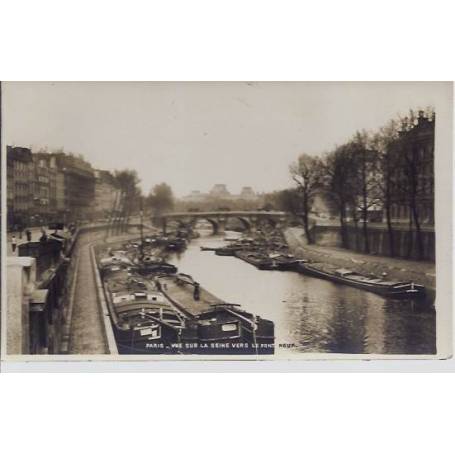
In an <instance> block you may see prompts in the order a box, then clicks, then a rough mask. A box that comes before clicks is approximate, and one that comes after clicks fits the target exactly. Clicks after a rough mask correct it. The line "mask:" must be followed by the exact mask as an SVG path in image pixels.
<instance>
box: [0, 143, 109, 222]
mask: <svg viewBox="0 0 455 455" xmlns="http://www.w3.org/2000/svg"><path fill="white" fill-rule="evenodd" d="M6 153H7V158H6V160H7V217H8V218H7V223H8V228H9V229H13V228H18V227H25V226H39V225H43V224H46V223H49V222H54V221H59V222H65V223H69V222H72V221H76V220H83V219H94V218H97V217H100V216H105V215H107V214H108V213H109V212H110V211H112V209H113V205H114V202H115V197H116V193H117V189H116V187H115V185H114V177H113V176H112V174H111V173H110V172H108V171H103V170H97V169H93V167H92V166H91V164H90V163H88V162H87V161H85V160H84V159H83V158H82V157H77V156H74V155H72V154H67V153H64V152H63V151H57V152H52V153H48V152H46V151H39V152H36V153H33V152H32V151H31V149H30V148H26V147H15V146H7V147H6Z"/></svg>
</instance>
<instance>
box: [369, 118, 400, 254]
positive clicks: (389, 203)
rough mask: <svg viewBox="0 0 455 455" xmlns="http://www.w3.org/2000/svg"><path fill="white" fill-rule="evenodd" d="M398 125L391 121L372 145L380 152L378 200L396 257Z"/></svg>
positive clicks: (377, 135) (390, 249)
mask: <svg viewBox="0 0 455 455" xmlns="http://www.w3.org/2000/svg"><path fill="white" fill-rule="evenodd" d="M397 140H398V123H397V122H396V121H395V120H392V121H390V122H389V123H388V124H387V125H386V126H384V127H383V128H381V129H380V131H379V133H377V134H376V135H375V136H374V137H373V138H372V145H373V147H374V148H375V149H376V150H377V151H378V162H379V169H380V175H381V178H380V179H379V180H378V185H377V188H378V198H379V199H380V203H381V206H382V208H383V210H384V214H385V218H386V224H387V234H388V243H389V254H390V256H392V257H394V256H395V254H396V252H395V239H394V232H393V226H392V207H393V205H394V204H395V203H396V202H397V201H398V200H399V188H398V185H397V182H396V173H397V151H396V144H397Z"/></svg>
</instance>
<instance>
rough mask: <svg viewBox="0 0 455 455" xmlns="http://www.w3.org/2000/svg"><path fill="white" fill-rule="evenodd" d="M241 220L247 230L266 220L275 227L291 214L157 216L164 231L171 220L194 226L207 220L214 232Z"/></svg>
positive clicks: (174, 214)
mask: <svg viewBox="0 0 455 455" xmlns="http://www.w3.org/2000/svg"><path fill="white" fill-rule="evenodd" d="M232 218H236V219H238V220H240V221H241V222H242V224H243V226H244V227H245V229H246V230H251V229H257V228H259V227H260V225H261V224H262V223H264V222H267V223H269V224H271V225H272V226H274V227H280V228H281V227H282V226H283V225H284V224H285V222H286V220H287V219H288V218H289V214H288V213H286V212H281V211H269V212H266V211H259V210H257V211H245V210H236V211H227V210H226V211H224V210H217V211H206V212H170V213H163V214H162V215H160V216H159V217H157V219H156V221H157V222H158V223H159V224H160V225H161V227H162V229H163V233H166V231H167V225H168V223H169V222H171V221H176V222H178V223H179V224H180V225H181V226H188V225H192V226H194V225H195V224H196V222H197V221H198V220H207V221H208V222H210V223H211V224H212V226H213V232H214V234H217V233H220V232H224V229H225V227H226V224H227V222H228V221H229V219H232Z"/></svg>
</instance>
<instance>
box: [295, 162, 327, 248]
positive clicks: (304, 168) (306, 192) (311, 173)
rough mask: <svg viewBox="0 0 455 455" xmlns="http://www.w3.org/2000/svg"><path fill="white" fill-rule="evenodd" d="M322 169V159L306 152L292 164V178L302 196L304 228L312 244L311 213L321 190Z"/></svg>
mask: <svg viewBox="0 0 455 455" xmlns="http://www.w3.org/2000/svg"><path fill="white" fill-rule="evenodd" d="M322 170H323V164H322V161H321V159H320V158H317V157H313V156H309V155H306V154H302V155H300V157H299V159H298V160H297V162H296V163H293V164H291V166H290V172H291V176H292V179H293V180H294V182H295V183H296V184H297V188H298V191H299V194H300V196H301V200H302V206H301V208H302V214H301V216H302V221H303V228H304V230H305V235H306V238H307V240H308V243H310V244H311V243H313V242H314V239H313V236H312V234H311V232H310V227H309V214H310V211H311V209H312V207H313V202H314V197H315V196H316V194H317V192H318V191H320V190H321V186H322Z"/></svg>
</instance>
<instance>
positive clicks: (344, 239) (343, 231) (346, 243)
mask: <svg viewBox="0 0 455 455" xmlns="http://www.w3.org/2000/svg"><path fill="white" fill-rule="evenodd" d="M345 219H346V207H345V205H344V204H341V206H340V225H341V244H342V245H343V248H349V241H348V237H347V231H346V221H345Z"/></svg>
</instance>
